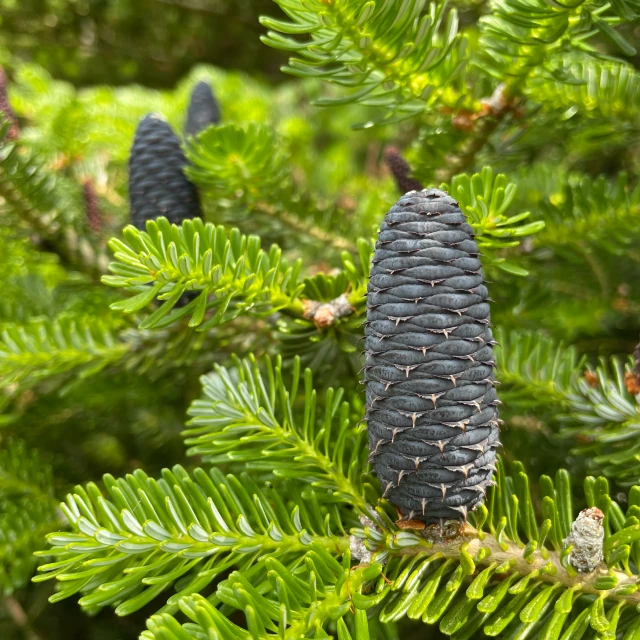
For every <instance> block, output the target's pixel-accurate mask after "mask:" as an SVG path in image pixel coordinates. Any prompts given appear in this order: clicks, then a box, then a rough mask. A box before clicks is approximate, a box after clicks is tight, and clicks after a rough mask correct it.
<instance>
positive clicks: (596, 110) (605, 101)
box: [525, 55, 640, 121]
mask: <svg viewBox="0 0 640 640" xmlns="http://www.w3.org/2000/svg"><path fill="white" fill-rule="evenodd" d="M558 64H559V67H558V69H557V70H555V71H554V72H553V73H544V72H537V73H534V74H533V75H532V76H531V77H530V78H529V80H528V82H527V86H526V89H525V90H526V93H527V95H528V97H530V98H531V99H533V100H535V101H536V102H539V103H542V104H544V105H545V106H546V107H547V108H548V109H554V110H555V109H571V110H572V111H577V112H578V113H580V114H581V115H583V116H586V117H588V118H594V117H600V118H611V119H620V120H630V121H636V120H637V118H638V109H639V108H640V74H639V73H638V72H637V71H636V69H635V68H634V67H633V66H632V65H630V64H626V63H624V62H618V61H611V60H598V59H597V58H592V57H590V56H587V55H581V56H574V57H573V58H569V59H568V60H567V59H566V58H562V59H561V60H559V61H558Z"/></svg>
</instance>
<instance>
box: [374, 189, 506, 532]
mask: <svg viewBox="0 0 640 640" xmlns="http://www.w3.org/2000/svg"><path fill="white" fill-rule="evenodd" d="M365 336H366V342H365V353H366V364H365V382H366V396H367V407H366V418H367V422H368V428H369V444H370V448H371V461H372V462H373V465H374V468H375V471H376V474H377V475H378V478H379V479H380V482H381V485H382V488H383V491H384V494H385V497H386V498H387V499H388V500H390V501H391V502H392V503H393V504H395V505H396V506H397V507H398V509H399V510H400V512H401V514H402V519H404V520H420V521H422V522H424V523H428V524H433V523H439V524H440V525H442V524H443V523H444V522H445V521H447V520H466V517H467V514H468V512H469V511H471V510H472V509H473V508H474V507H475V506H477V505H478V504H479V503H481V502H482V501H483V499H484V495H485V491H486V489H487V487H488V486H489V484H491V482H492V480H491V476H492V473H493V471H494V469H495V466H494V463H495V457H496V448H497V447H498V446H499V441H498V414H497V408H496V405H497V403H498V401H497V400H496V392H495V384H496V383H495V379H494V376H493V369H494V362H493V345H494V344H495V343H494V340H493V337H492V335H491V329H490V328H489V305H488V303H487V288H486V287H485V284H484V277H483V274H482V269H481V266H480V260H479V258H478V246H477V244H476V242H475V240H474V239H473V230H472V228H471V227H470V226H469V225H468V224H467V222H466V220H465V217H464V214H463V213H462V211H461V210H460V208H459V206H458V204H457V203H456V202H455V200H454V199H453V198H451V197H450V196H448V195H447V194H446V193H444V192H443V191H439V190H437V189H425V190H423V191H412V192H409V193H407V194H406V195H404V196H403V197H402V198H400V200H399V201H398V203H397V204H396V205H395V206H393V207H392V208H391V210H390V211H389V212H388V213H387V215H386V217H385V219H384V222H383V224H382V227H381V229H380V235H379V237H378V241H377V243H376V251H375V254H374V258H373V266H372V269H371V278H370V281H369V288H368V299H367V323H366V330H365Z"/></svg>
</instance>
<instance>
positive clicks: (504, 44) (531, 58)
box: [480, 0, 640, 78]
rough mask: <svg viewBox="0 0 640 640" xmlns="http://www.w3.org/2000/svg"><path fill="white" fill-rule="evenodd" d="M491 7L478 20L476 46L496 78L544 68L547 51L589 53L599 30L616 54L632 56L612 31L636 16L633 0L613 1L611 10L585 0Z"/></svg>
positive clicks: (496, 2)
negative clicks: (479, 27)
mask: <svg viewBox="0 0 640 640" xmlns="http://www.w3.org/2000/svg"><path fill="white" fill-rule="evenodd" d="M490 6H491V13H490V14H489V15H487V16H483V18H481V20H480V25H481V38H480V45H481V47H482V50H483V51H485V52H486V56H485V57H484V59H483V62H486V63H488V65H489V66H488V70H489V71H490V72H491V73H492V74H493V75H494V76H496V77H498V78H505V76H513V77H516V78H518V77H520V78H521V77H523V76H526V75H528V74H529V73H531V71H532V70H533V69H535V68H536V67H543V66H544V64H545V59H546V58H548V57H549V56H550V55H551V54H553V53H555V52H558V51H561V50H562V49H566V48H567V47H576V48H578V49H583V50H585V51H593V47H592V46H591V45H589V43H588V42H587V40H588V38H589V37H592V36H593V35H594V33H598V32H599V33H600V35H601V36H602V37H604V39H605V40H608V41H609V42H610V43H611V44H612V45H613V47H614V48H615V50H616V53H618V52H620V53H623V54H624V55H627V56H630V55H634V54H635V49H634V47H633V46H632V45H631V44H630V43H629V42H628V41H627V40H626V39H625V38H624V36H623V35H621V34H620V33H619V32H618V31H616V29H615V26H616V25H617V24H619V23H620V22H621V21H624V20H633V19H635V18H636V17H637V13H636V10H638V9H639V8H640V7H638V4H637V2H635V0H621V1H620V2H616V3H615V5H613V11H611V10H609V11H607V9H609V7H606V6H605V5H603V4H602V3H600V2H591V1H590V0H579V1H578V2H573V3H570V4H562V3H558V2H555V3H552V4H551V3H546V2H543V0H527V1H525V2H521V3H516V2H508V1H507V2H505V1H503V0H493V1H492V2H491V5H490Z"/></svg>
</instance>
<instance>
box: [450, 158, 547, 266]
mask: <svg viewBox="0 0 640 640" xmlns="http://www.w3.org/2000/svg"><path fill="white" fill-rule="evenodd" d="M442 188H444V189H445V190H447V191H448V192H449V193H450V194H451V196H452V197H454V198H455V199H456V200H457V201H458V202H459V203H460V208H461V209H462V210H463V211H464V213H465V214H466V216H467V219H468V220H469V224H470V225H471V226H472V227H473V230H474V232H475V235H476V238H477V242H478V248H479V249H480V251H482V252H483V255H485V256H486V258H485V264H486V265H487V266H493V265H495V266H497V267H498V268H500V269H502V270H503V271H507V272H509V273H514V274H516V275H521V276H526V275H527V273H528V272H527V271H526V269H522V268H521V267H518V266H517V265H515V264H513V263H512V262H508V261H507V260H506V259H505V258H502V257H494V256H493V255H492V253H491V252H489V250H500V249H506V248H508V247H517V246H518V245H519V244H520V241H519V240H510V239H509V238H519V237H522V236H528V235H531V234H534V233H537V232H539V231H541V230H542V229H544V225H545V223H544V221H543V220H537V221H535V222H528V223H527V224H519V223H521V222H522V221H523V220H526V219H527V218H528V217H529V216H530V215H531V213H530V212H529V211H527V212H524V213H519V214H516V215H514V216H507V215H505V213H506V211H507V210H508V208H509V206H510V205H511V204H512V203H513V201H514V199H515V195H516V190H517V186H516V184H515V183H514V182H507V177H506V176H505V175H504V174H499V175H497V176H495V177H494V175H493V171H492V169H491V167H484V168H483V169H482V172H481V173H476V174H474V175H473V176H471V177H469V176H468V175H466V174H464V173H463V174H460V175H457V176H456V177H455V178H454V179H453V180H452V182H451V187H450V188H449V187H448V185H446V184H445V185H442Z"/></svg>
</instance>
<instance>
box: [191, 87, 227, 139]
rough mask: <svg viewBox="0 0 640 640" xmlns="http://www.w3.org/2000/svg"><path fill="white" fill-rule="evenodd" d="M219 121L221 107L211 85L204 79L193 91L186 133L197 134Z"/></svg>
mask: <svg viewBox="0 0 640 640" xmlns="http://www.w3.org/2000/svg"><path fill="white" fill-rule="evenodd" d="M219 123H220V107H219V106H218V103H217V101H216V99H215V97H214V95H213V91H212V90H211V85H210V84H209V83H208V82H204V80H203V81H200V82H198V84H197V85H196V86H195V87H194V89H193V91H192V92H191V100H190V101H189V109H188V110H187V122H186V123H185V126H184V135H185V136H187V137H188V136H195V135H197V134H198V133H200V131H202V130H203V129H206V128H207V127H209V126H211V125H212V124H219Z"/></svg>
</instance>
